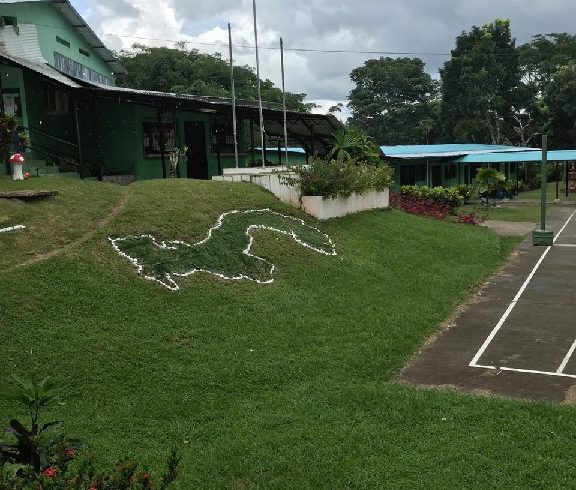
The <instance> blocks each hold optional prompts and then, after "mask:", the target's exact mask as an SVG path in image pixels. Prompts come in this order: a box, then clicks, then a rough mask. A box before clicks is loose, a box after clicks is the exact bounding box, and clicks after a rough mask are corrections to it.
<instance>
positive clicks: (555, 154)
mask: <svg viewBox="0 0 576 490" xmlns="http://www.w3.org/2000/svg"><path fill="white" fill-rule="evenodd" d="M541 160H542V150H538V149H534V150H532V151H519V152H513V153H477V154H474V155H466V156H463V157H461V158H458V159H457V160H455V161H456V162H458V163H507V162H539V161H541ZM548 161H550V162H565V161H576V150H552V151H549V152H548Z"/></svg>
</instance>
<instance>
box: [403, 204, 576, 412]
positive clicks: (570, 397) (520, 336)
mask: <svg viewBox="0 0 576 490" xmlns="http://www.w3.org/2000/svg"><path fill="white" fill-rule="evenodd" d="M549 227H550V229H553V230H554V231H555V233H556V242H555V245H554V246H553V247H533V246H532V244H531V238H530V237H529V238H528V239H527V240H526V241H525V242H523V243H522V245H521V246H520V247H519V249H518V250H517V251H516V252H515V254H514V256H513V258H512V259H511V260H510V262H509V263H508V264H507V265H506V267H505V268H504V269H503V270H502V271H500V272H499V273H498V274H496V275H495V276H493V277H491V278H490V280H489V281H488V282H487V283H486V284H485V286H484V288H483V289H482V291H480V292H479V293H478V294H477V296H476V297H474V298H473V299H472V301H471V302H470V303H469V304H467V305H465V306H464V307H462V308H461V309H460V311H459V312H457V313H456V314H455V317H454V318H453V319H452V320H451V321H449V322H448V324H447V325H446V328H445V329H444V331H443V332H442V333H440V334H439V335H437V336H436V337H435V338H434V339H431V340H429V341H428V343H427V344H426V345H425V346H424V347H423V348H422V349H421V351H420V352H419V353H418V354H417V355H416V356H415V358H414V359H413V361H412V363H411V364H410V365H409V366H408V367H407V368H406V369H405V370H404V371H403V372H402V373H401V375H400V380H403V381H406V382H410V383H416V384H420V385H431V386H450V387H455V388H458V389H462V390H466V391H472V392H482V393H493V394H500V395H507V396H512V397H520V398H527V399H533V400H551V401H567V402H570V403H576V354H575V352H574V351H575V350H576V208H574V207H559V208H555V209H553V210H552V211H551V213H550V217H549Z"/></svg>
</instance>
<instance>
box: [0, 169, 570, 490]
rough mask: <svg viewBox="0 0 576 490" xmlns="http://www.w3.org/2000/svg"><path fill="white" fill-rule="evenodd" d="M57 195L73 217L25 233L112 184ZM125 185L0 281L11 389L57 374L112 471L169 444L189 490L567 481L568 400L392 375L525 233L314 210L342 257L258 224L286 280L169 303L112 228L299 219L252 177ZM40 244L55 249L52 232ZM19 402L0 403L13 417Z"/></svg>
mask: <svg viewBox="0 0 576 490" xmlns="http://www.w3.org/2000/svg"><path fill="white" fill-rule="evenodd" d="M51 182H55V181H49V180H45V181H44V182H38V183H37V185H41V184H42V185H43V184H44V183H51ZM58 185H61V187H60V188H59V189H60V190H61V192H62V196H65V195H66V196H69V197H68V199H69V200H68V201H67V202H66V206H64V203H63V202H62V206H60V207H56V208H52V206H54V204H53V203H49V202H39V203H35V204H32V205H30V206H29V207H28V208H27V213H26V215H24V214H22V215H19V216H18V217H17V218H18V219H21V220H22V221H23V223H22V224H25V225H26V224H28V223H31V222H36V220H37V221H42V219H43V217H46V216H48V215H50V213H54V214H55V215H56V218H57V216H58V214H59V213H60V212H61V213H63V214H64V215H65V214H66V213H68V212H70V211H69V209H68V208H70V207H74V208H77V209H78V213H79V214H83V212H85V213H87V214H88V212H89V211H88V209H85V208H86V207H88V208H89V207H90V206H91V205H92V204H91V203H92V202H93V199H91V196H92V192H94V193H99V192H108V191H107V190H106V191H105V190H103V189H108V187H107V186H102V187H100V186H99V184H97V183H92V184H87V183H80V182H75V181H59V184H58ZM2 187H4V188H6V187H10V185H9V184H6V183H5V182H2ZM49 187H52V186H49ZM123 190H124V189H119V190H118V191H116V190H114V191H111V192H112V193H115V192H121V191H123ZM126 191H127V192H129V193H130V198H129V201H128V203H127V205H126V208H125V209H124V211H123V212H122V213H120V214H119V215H118V216H117V217H116V219H114V220H113V221H112V222H111V223H110V224H109V225H108V226H107V227H106V228H105V229H103V230H100V231H98V232H97V233H96V234H95V235H94V236H93V237H92V238H90V239H89V240H88V241H86V242H84V243H82V244H81V245H80V246H78V247H75V248H72V249H71V250H69V251H67V252H66V253H64V254H61V255H59V256H57V257H55V258H53V259H50V260H47V261H43V262H39V263H36V264H34V265H32V266H29V267H25V268H20V269H17V270H14V271H11V272H8V273H2V281H0V312H1V315H2V316H1V327H0V359H2V373H3V376H2V377H0V389H6V388H7V387H8V385H9V381H8V377H7V375H8V374H9V373H22V372H23V371H25V369H26V368H27V367H28V366H30V365H32V366H36V367H38V368H39V369H40V370H41V372H42V373H43V374H47V375H52V376H55V377H57V378H60V379H62V380H63V381H64V382H65V384H66V390H65V393H66V397H65V399H64V404H62V405H59V406H57V407H55V408H53V409H52V410H51V413H49V414H48V416H54V417H62V418H64V419H65V420H66V427H67V429H68V431H69V432H70V433H71V434H72V435H74V436H78V437H81V438H84V439H85V440H87V441H89V443H90V447H91V449H92V450H93V451H94V453H95V454H96V456H97V457H98V458H99V460H100V461H101V463H102V464H106V465H111V464H113V463H114V462H115V461H116V460H118V459H119V458H121V457H122V456H124V455H130V456H133V457H135V458H137V459H138V460H140V461H142V462H143V463H144V464H145V465H146V466H148V467H150V468H151V469H152V470H157V469H158V468H159V466H161V464H162V463H163V461H164V457H165V455H167V453H168V450H169V448H170V447H171V445H172V444H174V443H176V444H177V445H178V446H180V447H181V448H182V451H183V456H184V461H183V464H182V473H181V477H180V479H179V484H178V488H181V489H192V488H238V489H243V488H282V489H284V488H311V489H312V488H330V489H332V488H406V489H415V488H422V489H430V488H438V489H445V488H502V489H509V488H568V487H571V486H573V482H574V480H575V478H576V468H575V467H574V464H573V460H574V456H575V453H576V445H575V443H574V433H575V432H574V431H575V430H574V426H575V425H576V412H574V410H573V409H572V408H571V407H566V406H554V405H547V404H543V403H529V402H518V401H511V400H504V399H496V398H484V397H479V396H468V395H464V394H459V393H457V392H451V391H433V390H424V389H417V388H415V387H411V386H406V385H401V384H397V383H395V382H394V377H395V375H396V374H397V373H398V372H399V370H400V369H401V368H402V366H403V365H405V363H406V362H407V360H408V359H409V357H410V356H411V355H412V354H413V353H414V352H415V351H416V350H417V349H418V346H419V345H421V344H422V342H423V341H424V340H425V339H426V338H427V337H428V335H430V334H431V333H432V332H434V331H436V330H437V328H438V325H439V323H440V322H442V321H443V320H444V319H446V318H447V316H448V315H449V314H450V313H451V311H452V310H453V308H454V307H455V306H456V305H457V304H458V303H459V302H461V301H462V300H463V299H464V298H466V296H467V295H468V294H469V293H470V291H471V288H474V287H475V286H476V285H477V284H479V282H480V281H482V280H483V279H484V278H485V277H486V275H487V274H488V273H490V272H491V271H493V270H494V269H495V268H496V267H497V266H499V265H500V264H501V263H502V260H503V258H504V257H505V256H506V255H507V254H508V253H509V252H510V251H511V249H512V247H513V246H514V244H515V243H517V241H516V240H515V239H505V240H501V239H500V238H499V237H497V236H496V235H495V234H493V233H492V232H490V231H489V230H486V229H484V228H481V227H472V226H463V225H457V224H453V223H444V222H438V221H435V220H428V219H425V218H421V217H417V216H410V215H406V214H404V213H401V212H399V211H375V212H368V213H362V214H359V215H355V216H348V217H345V218H341V219H337V220H330V221H328V222H324V223H317V222H315V221H314V220H313V219H312V218H310V217H305V219H306V222H307V223H309V224H311V225H313V226H317V227H318V228H320V229H321V231H323V232H325V233H327V234H328V235H329V236H330V238H332V240H333V241H334V243H335V245H336V249H337V252H338V255H337V256H335V257H334V256H326V255H321V254H318V253H316V252H314V251H312V250H308V249H306V248H304V247H301V246H300V245H298V244H296V243H295V242H294V241H293V240H292V239H290V238H288V237H286V236H282V235H278V234H277V233H274V232H271V231H258V232H255V233H256V234H255V236H256V240H255V243H254V246H253V251H254V253H255V254H257V255H259V256H261V257H264V258H266V259H267V260H270V261H271V262H273V263H275V264H276V267H277V269H276V271H275V275H274V277H275V282H274V283H273V284H269V285H261V284H256V283H254V282H251V281H223V280H220V279H217V278H216V277H214V276H211V275H208V274H196V275H193V276H191V277H188V278H183V279H181V280H180V279H179V285H180V286H181V289H180V291H177V292H171V291H168V290H167V289H166V288H164V287H163V286H161V285H160V284H157V283H154V282H150V281H145V280H144V279H142V278H141V277H140V276H138V275H136V274H135V273H134V269H133V266H132V265H131V264H130V263H129V262H128V261H127V260H126V259H123V258H122V257H120V256H119V255H118V254H117V253H116V252H115V251H114V250H113V249H112V247H111V246H110V244H109V242H108V240H107V237H108V236H126V235H130V234H144V233H149V234H153V235H154V236H156V237H158V238H163V239H172V240H173V239H179V240H183V241H186V242H187V243H195V242H196V241H198V240H201V239H202V238H204V237H205V235H206V232H207V230H208V229H209V228H210V227H211V226H212V225H213V224H214V222H215V221H216V219H217V217H218V216H219V215H220V214H221V213H222V212H225V211H230V210H232V209H251V208H264V207H270V208H272V209H274V210H276V211H279V212H282V213H286V214H291V215H293V216H297V217H304V215H303V214H301V213H299V212H298V211H296V210H294V209H292V208H289V207H288V206H285V205H282V204H281V203H279V202H278V201H277V200H276V199H275V198H274V197H273V196H272V195H271V194H269V193H267V192H265V191H263V190H262V189H259V188H256V187H253V186H250V185H248V184H232V183H216V182H195V181H185V180H168V181H153V182H143V183H137V184H135V185H133V186H131V187H129V188H128V189H126ZM116 196H117V194H114V196H110V199H108V200H106V202H105V205H104V204H103V205H102V206H101V208H102V209H101V212H102V213H105V212H106V211H107V210H108V209H109V207H110V204H111V203H112V202H113V201H114V198H115V197H116ZM56 218H54V220H55V221H58V220H57V219H56ZM10 219H12V218H10ZM75 223H76V222H75ZM84 225H85V224H84V223H82V224H81V226H84ZM64 228H66V227H64ZM27 233H28V234H29V236H28V238H27V240H28V241H29V243H30V244H32V243H41V242H42V236H43V235H42V233H43V231H42V227H31V228H30V229H29V230H27ZM62 233H64V232H62ZM68 233H69V234H70V235H67V237H66V239H68V240H69V239H73V238H74V237H76V236H78V235H80V234H81V232H80V231H72V230H69V232H68ZM37 234H39V235H38V236H36V235H37ZM6 239H7V236H0V243H3V241H5V240H6ZM12 239H13V237H10V240H12ZM3 250H5V249H4V248H3ZM14 411H15V410H14V405H13V404H12V403H11V402H8V401H5V400H0V419H1V420H5V421H7V420H8V418H9V417H11V416H13V415H15V413H14Z"/></svg>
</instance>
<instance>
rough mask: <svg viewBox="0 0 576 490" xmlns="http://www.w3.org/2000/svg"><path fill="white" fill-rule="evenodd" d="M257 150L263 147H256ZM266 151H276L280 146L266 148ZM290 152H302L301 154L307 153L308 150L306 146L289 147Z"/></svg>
mask: <svg viewBox="0 0 576 490" xmlns="http://www.w3.org/2000/svg"><path fill="white" fill-rule="evenodd" d="M254 149H255V150H257V151H260V150H261V149H262V148H261V147H257V148H254ZM266 151H269V152H274V151H276V152H277V151H278V148H266ZM280 151H282V152H285V151H286V150H285V149H284V148H280ZM288 153H301V154H305V153H306V150H305V149H304V148H298V147H288Z"/></svg>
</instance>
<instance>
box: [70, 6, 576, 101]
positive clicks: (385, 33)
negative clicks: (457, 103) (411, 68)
mask: <svg viewBox="0 0 576 490" xmlns="http://www.w3.org/2000/svg"><path fill="white" fill-rule="evenodd" d="M72 3H74V4H75V5H76V6H77V7H78V8H79V9H80V11H81V12H82V13H83V14H84V15H85V16H86V18H87V20H88V22H89V23H90V24H91V25H92V26H93V27H94V28H95V30H96V31H98V32H99V33H102V32H104V33H106V34H103V35H102V38H103V39H104V41H105V42H106V43H107V44H108V45H109V46H110V47H111V48H113V49H120V48H127V47H129V46H130V45H131V44H133V43H134V42H141V43H145V44H151V45H155V46H158V45H167V44H169V43H166V42H163V41H145V40H142V39H135V38H130V37H122V36H136V37H142V38H152V39H171V40H183V41H193V42H205V43H227V40H228V36H227V31H226V24H227V22H231V24H232V26H233V34H234V42H235V44H237V45H240V44H253V42H254V38H253V32H252V2H251V0H211V1H210V2H208V1H200V0H198V1H190V0H93V1H92V2H90V7H88V8H85V9H82V3H80V0H72ZM496 17H500V18H510V19H511V21H512V30H513V32H514V34H515V35H516V37H517V38H518V42H519V43H523V42H527V41H529V40H530V38H531V36H532V35H534V34H537V33H549V32H574V28H573V20H572V19H574V18H575V17H576V2H574V1H573V0H549V1H548V2H546V3H542V2H541V1H540V0H508V1H506V2H503V1H501V0H484V1H483V2H478V1H477V0H404V1H402V2H398V1H397V0H364V1H359V0H291V1H290V2H286V1H285V0H258V20H259V42H260V45H261V46H262V47H266V46H278V42H279V38H280V36H283V38H284V41H285V46H286V47H287V48H290V47H292V48H294V47H297V48H312V49H345V50H353V51H355V50H359V51H362V50H378V51H402V52H420V53H438V52H440V53H447V52H449V51H450V50H451V49H452V47H453V46H454V40H455V38H456V36H457V35H458V34H459V33H460V32H462V31H463V30H468V29H470V27H471V26H472V25H481V24H484V23H486V22H489V21H491V20H493V19H494V18H496ZM190 46H191V47H194V48H198V49H200V50H201V51H205V52H215V51H218V52H221V53H222V54H223V55H224V56H225V57H227V48H226V47H225V46H224V47H208V46H202V45H195V44H190ZM235 57H236V59H237V63H240V64H249V65H251V66H254V65H255V60H254V52H253V50H250V49H241V48H237V49H236V50H235ZM374 57H377V55H359V54H342V53H340V54H329V53H303V52H287V53H286V80H287V88H288V90H290V91H293V92H305V93H307V94H309V98H310V99H312V100H334V101H341V100H345V99H346V97H347V95H348V93H349V91H350V89H351V88H352V87H351V82H350V80H349V73H350V71H351V70H352V69H353V68H355V67H357V66H360V65H362V64H363V63H364V61H366V60H367V59H369V58H374ZM420 57H422V58H423V60H424V61H425V62H426V63H427V70H428V71H429V72H430V73H431V74H433V75H435V76H437V70H438V68H439V66H441V64H442V63H443V62H444V61H445V59H446V57H443V56H433V55H425V54H423V55H421V56H420ZM279 63H280V61H279V53H278V51H271V50H265V49H262V50H261V75H262V77H264V78H270V79H271V80H273V81H274V82H275V83H277V84H279V82H280V66H279ZM323 104H324V103H323Z"/></svg>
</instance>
